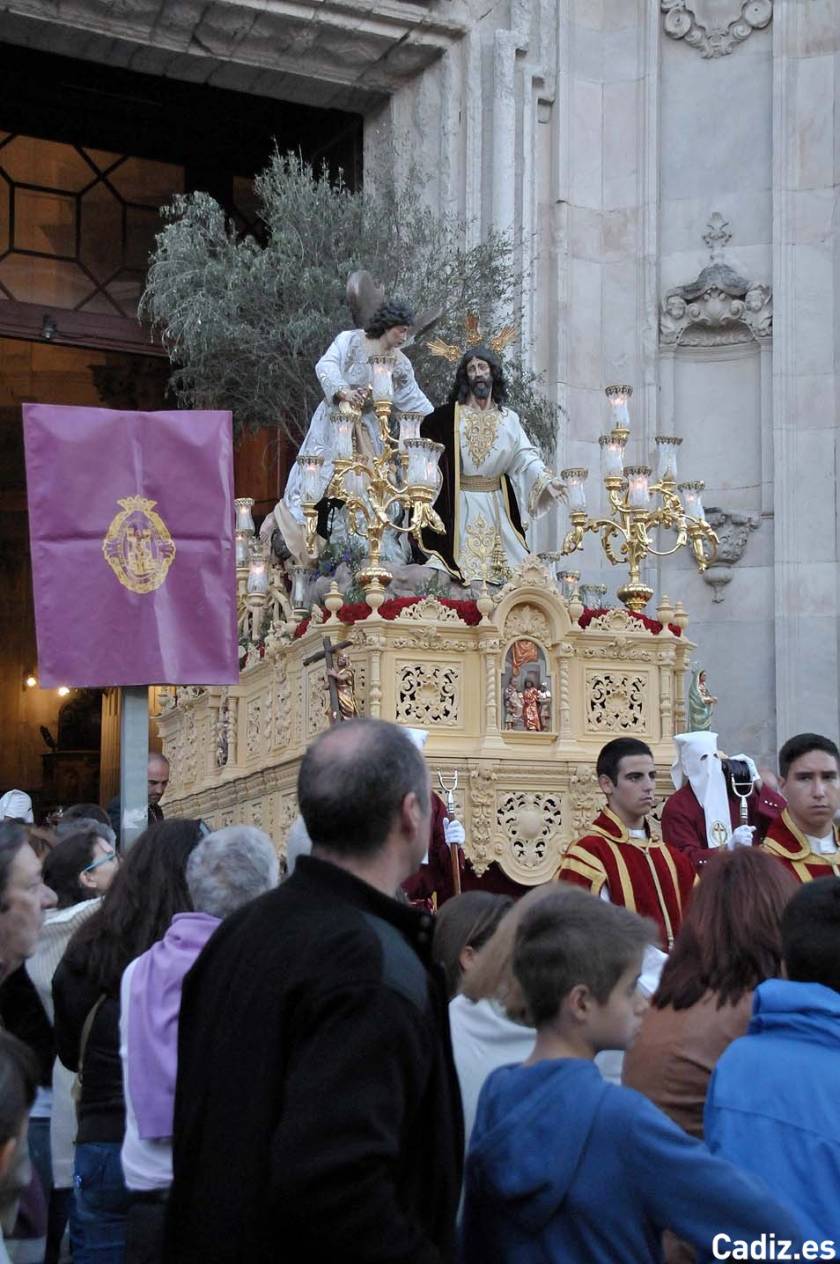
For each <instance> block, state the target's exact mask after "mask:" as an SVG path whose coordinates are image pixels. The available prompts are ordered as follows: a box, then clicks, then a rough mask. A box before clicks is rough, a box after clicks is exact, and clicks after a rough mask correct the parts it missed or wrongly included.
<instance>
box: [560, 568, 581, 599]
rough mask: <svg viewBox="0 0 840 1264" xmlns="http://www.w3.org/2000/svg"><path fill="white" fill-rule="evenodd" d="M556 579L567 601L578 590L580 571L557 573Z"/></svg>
mask: <svg viewBox="0 0 840 1264" xmlns="http://www.w3.org/2000/svg"><path fill="white" fill-rule="evenodd" d="M557 579H558V582H559V584H560V591H561V592H562V594H563V596H564V597H565V598H566V600H567V601H568V600H569V598H571V597H573V596H574V594H575V593H576V592H578V591H579V589H580V571H558V572H557Z"/></svg>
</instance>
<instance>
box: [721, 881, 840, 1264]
mask: <svg viewBox="0 0 840 1264" xmlns="http://www.w3.org/2000/svg"><path fill="white" fill-rule="evenodd" d="M782 960H783V962H784V970H785V976H786V977H785V978H783V979H767V980H765V982H764V983H760V984H759V986H758V987H757V988H756V990H755V996H754V1000H753V1017H752V1022H751V1024H750V1027H749V1030H748V1032H747V1034H746V1036H742V1037H741V1038H740V1039H739V1040H735V1041H733V1043H732V1044H731V1045H730V1046H729V1048H728V1049H727V1050H726V1051H725V1052H724V1053H723V1055H722V1057H721V1059H720V1061H719V1062H718V1064H717V1067H716V1068H715V1071H714V1074H713V1076H712V1081H711V1084H710V1086H709V1092H708V1095H707V1098H706V1110H705V1118H704V1132H705V1137H706V1141H707V1142H708V1144H709V1147H710V1149H711V1150H712V1151H713V1152H714V1153H717V1154H720V1155H722V1156H723V1157H724V1158H727V1159H729V1160H730V1161H731V1162H733V1163H737V1164H738V1165H739V1166H740V1167H743V1168H744V1169H745V1170H746V1171H748V1172H751V1173H753V1174H754V1175H756V1176H758V1177H760V1178H761V1179H763V1180H766V1181H768V1182H769V1183H770V1184H772V1187H773V1189H774V1190H778V1191H779V1194H780V1196H781V1197H782V1198H783V1200H784V1202H785V1203H787V1204H788V1205H789V1206H790V1207H791V1208H793V1209H795V1211H796V1213H797V1214H798V1216H799V1217H800V1219H801V1220H802V1221H803V1224H804V1228H805V1230H806V1236H807V1237H808V1238H810V1239H813V1240H814V1241H816V1242H824V1241H825V1240H826V1239H829V1238H830V1239H832V1240H834V1242H835V1245H837V1246H840V1241H838V1240H840V1212H838V1190H840V878H817V879H816V880H815V881H813V882H807V881H806V882H805V883H804V885H803V886H802V887H800V889H799V890H798V891H797V893H796V894H795V895H794V897H793V899H792V900H791V901H790V903H789V904H788V906H787V908H786V909H785V912H784V914H783V916H782ZM823 1258H828V1259H831V1258H832V1257H831V1256H830V1255H829V1256H824V1257H823Z"/></svg>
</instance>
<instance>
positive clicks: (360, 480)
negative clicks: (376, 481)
mask: <svg viewBox="0 0 840 1264" xmlns="http://www.w3.org/2000/svg"><path fill="white" fill-rule="evenodd" d="M343 485H344V491H345V494H346V495H347V496H348V497H350V496H355V498H356V499H357V500H365V499H366V497H367V492H368V487H369V486H370V476H369V475H368V474H365V473H359V472H358V471H356V470H348V471H347V473H346V474H345V475H344V480H343Z"/></svg>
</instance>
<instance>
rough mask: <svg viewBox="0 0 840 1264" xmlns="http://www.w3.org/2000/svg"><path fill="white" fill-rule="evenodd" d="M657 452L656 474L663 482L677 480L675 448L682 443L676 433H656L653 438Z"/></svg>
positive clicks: (674, 481)
mask: <svg viewBox="0 0 840 1264" xmlns="http://www.w3.org/2000/svg"><path fill="white" fill-rule="evenodd" d="M655 443H656V452H657V470H656V472H657V475H658V477H659V479H660V481H661V482H663V483H676V481H677V448H678V447H679V446H680V444H681V443H682V439H678V438H677V436H676V435H657V436H656V439H655Z"/></svg>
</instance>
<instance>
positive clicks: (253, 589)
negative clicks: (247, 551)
mask: <svg viewBox="0 0 840 1264" xmlns="http://www.w3.org/2000/svg"><path fill="white" fill-rule="evenodd" d="M247 591H248V592H249V593H267V592H268V561H267V559H266V556H265V549H264V548H263V545H262V541H256V540H255V541H254V542H253V543H252V545H251V557H250V561H249V563H248V588H247Z"/></svg>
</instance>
